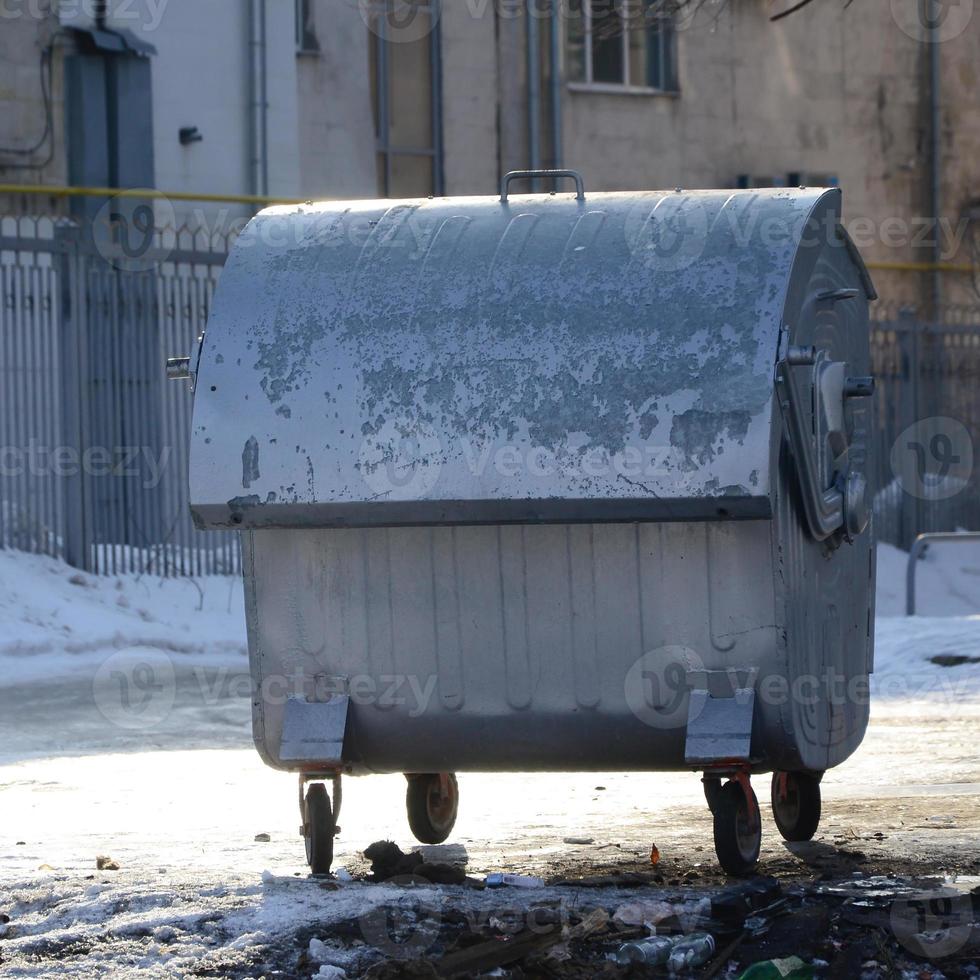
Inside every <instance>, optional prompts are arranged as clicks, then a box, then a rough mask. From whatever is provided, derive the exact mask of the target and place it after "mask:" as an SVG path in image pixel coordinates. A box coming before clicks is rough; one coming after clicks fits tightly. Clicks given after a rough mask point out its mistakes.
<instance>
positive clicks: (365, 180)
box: [297, 0, 378, 199]
mask: <svg viewBox="0 0 980 980" xmlns="http://www.w3.org/2000/svg"><path fill="white" fill-rule="evenodd" d="M313 11H314V19H315V24H316V35H317V41H318V43H319V45H320V52H319V54H303V55H300V56H299V59H298V62H297V78H298V85H299V119H300V124H299V125H300V128H299V163H300V178H301V179H300V185H301V187H302V194H303V196H308V197H311V198H316V199H330V198H332V199H338V198H373V197H377V194H378V172H377V163H376V161H375V136H374V116H373V114H372V106H371V89H370V85H369V84H368V82H369V74H368V72H369V59H368V37H369V34H368V30H367V27H366V26H365V23H364V20H363V18H362V17H361V12H360V10H359V9H358V7H357V5H356V4H353V3H350V2H337V0H319V2H318V3H316V4H315V5H314V8H313Z"/></svg>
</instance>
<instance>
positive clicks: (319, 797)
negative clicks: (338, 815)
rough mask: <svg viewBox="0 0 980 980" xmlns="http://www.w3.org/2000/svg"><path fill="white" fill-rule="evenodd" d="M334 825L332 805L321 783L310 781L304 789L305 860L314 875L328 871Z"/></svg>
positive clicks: (331, 855)
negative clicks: (305, 789)
mask: <svg viewBox="0 0 980 980" xmlns="http://www.w3.org/2000/svg"><path fill="white" fill-rule="evenodd" d="M335 830H336V827H335V826H334V822H333V807H332V806H331V805H330V796H329V795H328V794H327V787H326V786H325V785H324V784H323V783H311V784H310V786H309V788H308V789H307V791H306V838H305V840H306V862H307V864H309V866H310V871H311V872H312V873H313V874H315V875H325V874H329V873H330V865H331V864H333V838H334V832H335Z"/></svg>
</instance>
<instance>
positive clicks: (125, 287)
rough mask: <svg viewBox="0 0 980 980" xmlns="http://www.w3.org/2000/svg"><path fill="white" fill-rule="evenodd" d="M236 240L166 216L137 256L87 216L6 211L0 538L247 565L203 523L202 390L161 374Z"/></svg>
mask: <svg viewBox="0 0 980 980" xmlns="http://www.w3.org/2000/svg"><path fill="white" fill-rule="evenodd" d="M227 247H228V242H227V240H226V239H224V238H221V237H220V236H219V237H214V236H207V235H202V234H201V233H200V232H195V231H193V230H191V229H179V230H174V229H162V230H160V231H158V232H157V233H156V241H155V247H154V248H153V249H149V250H147V251H146V252H144V253H143V254H141V255H140V256H139V258H138V259H137V260H134V259H133V256H132V254H131V251H127V249H126V248H124V247H122V246H120V245H117V244H115V243H114V242H113V241H112V239H105V240H101V239H99V240H97V239H96V238H95V236H93V234H92V229H91V227H89V226H85V227H83V226H80V225H78V224H75V223H73V222H70V221H67V220H53V219H49V218H16V219H0V386H2V387H0V399H2V401H0V440H2V442H0V546H4V547H13V548H18V549H22V550H25V551H33V552H38V553H43V554H47V555H52V556H55V557H59V558H64V559H65V560H66V561H68V562H69V563H71V564H73V565H76V566H77V567H79V568H83V569H86V570H89V571H92V572H96V573H109V574H112V573H119V572H153V573H156V574H161V575H202V574H213V573H225V572H234V571H237V570H238V569H239V568H240V558H239V552H238V541H237V537H236V536H235V535H234V534H232V533H225V532H214V531H211V532H206V533H202V532H198V531H196V530H195V529H194V528H193V526H192V523H191V519H190V513H189V508H188V498H187V460H188V449H189V439H190V426H191V394H190V392H189V390H188V389H187V387H186V386H184V385H168V384H167V383H166V378H165V374H164V364H165V360H166V357H167V355H168V354H171V353H173V352H174V351H178V352H182V351H190V350H191V349H192V347H193V344H194V341H195V340H196V338H197V337H198V336H199V335H200V333H201V332H202V331H203V329H204V326H205V323H206V321H207V317H208V311H209V309H210V304H211V298H212V296H213V293H214V288H215V285H216V283H217V280H218V276H219V275H220V272H221V269H222V266H223V264H224V261H225V258H226V254H227Z"/></svg>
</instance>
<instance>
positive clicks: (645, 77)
mask: <svg viewBox="0 0 980 980" xmlns="http://www.w3.org/2000/svg"><path fill="white" fill-rule="evenodd" d="M676 42H677V38H676V35H675V32H674V25H673V20H672V17H671V13H670V0H570V3H569V20H568V44H567V54H568V77H569V79H570V81H572V82H577V83H579V84H584V85H588V86H590V87H593V88H597V89H604V88H613V87H615V88H617V89H623V90H631V91H650V90H655V91H661V92H673V91H676V90H677V80H676V60H677V59H676V55H675V52H676Z"/></svg>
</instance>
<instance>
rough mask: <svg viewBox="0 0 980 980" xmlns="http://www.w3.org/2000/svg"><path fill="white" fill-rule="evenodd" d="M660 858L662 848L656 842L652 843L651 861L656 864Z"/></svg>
mask: <svg viewBox="0 0 980 980" xmlns="http://www.w3.org/2000/svg"><path fill="white" fill-rule="evenodd" d="M659 860H660V848H659V847H657V845H656V844H651V845H650V863H651V864H656V863H657V862H658V861H659Z"/></svg>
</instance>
